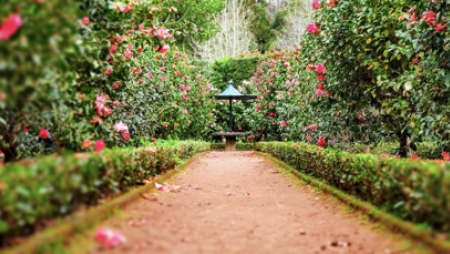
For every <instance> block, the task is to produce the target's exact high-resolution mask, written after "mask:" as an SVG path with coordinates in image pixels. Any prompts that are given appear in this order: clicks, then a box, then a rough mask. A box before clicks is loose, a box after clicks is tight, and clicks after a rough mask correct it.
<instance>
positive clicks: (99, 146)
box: [94, 139, 106, 152]
mask: <svg viewBox="0 0 450 254" xmlns="http://www.w3.org/2000/svg"><path fill="white" fill-rule="evenodd" d="M105 147H106V144H105V141H103V139H100V140H97V141H96V142H95V145H94V151H96V152H101V151H102V150H103V149H105Z"/></svg>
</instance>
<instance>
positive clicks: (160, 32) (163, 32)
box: [156, 27, 170, 39]
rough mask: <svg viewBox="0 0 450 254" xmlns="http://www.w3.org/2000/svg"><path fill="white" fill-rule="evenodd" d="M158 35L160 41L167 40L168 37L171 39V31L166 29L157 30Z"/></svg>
mask: <svg viewBox="0 0 450 254" xmlns="http://www.w3.org/2000/svg"><path fill="white" fill-rule="evenodd" d="M156 35H157V36H158V37H159V38H160V39H165V38H167V37H170V33H169V30H167V29H165V28H164V27H161V28H159V29H158V30H156Z"/></svg>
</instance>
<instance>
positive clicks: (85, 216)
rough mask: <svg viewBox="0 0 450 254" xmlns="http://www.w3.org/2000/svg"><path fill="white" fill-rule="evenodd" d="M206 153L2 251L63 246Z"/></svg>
mask: <svg viewBox="0 0 450 254" xmlns="http://www.w3.org/2000/svg"><path fill="white" fill-rule="evenodd" d="M207 152H208V151H206V152H202V153H198V154H196V155H194V156H192V157H191V158H189V159H188V160H186V161H185V162H184V163H183V164H179V165H176V166H175V168H173V169H170V170H167V171H166V172H165V173H164V174H163V175H156V176H155V177H154V178H153V179H152V180H151V181H150V182H149V183H147V184H146V185H144V186H141V187H138V188H135V189H133V190H130V191H128V192H125V193H123V194H121V195H120V196H117V197H115V198H113V199H111V200H109V201H107V202H105V203H103V204H100V205H97V206H94V207H92V208H90V209H88V210H87V211H86V212H83V213H82V214H79V215H72V216H69V217H67V218H63V219H61V220H60V221H58V222H57V224H56V225H55V226H52V227H49V228H47V229H45V230H44V231H42V232H39V233H36V235H34V236H31V237H30V238H29V239H27V240H25V242H24V243H22V244H19V245H17V246H13V247H10V248H9V249H4V250H0V253H2V254H12V253H14V254H22V253H37V252H39V251H40V250H41V251H42V248H46V247H48V248H50V249H51V246H52V245H55V246H57V245H58V244H63V243H64V242H65V241H66V239H67V236H69V235H72V234H76V233H79V232H81V231H84V230H87V229H89V228H91V227H93V226H94V225H95V224H97V223H98V222H100V221H102V220H105V219H106V218H108V217H110V216H112V215H114V213H115V212H116V211H117V209H120V208H124V207H126V206H127V205H129V204H130V203H132V202H135V201H136V200H138V199H139V197H140V194H142V193H145V192H148V191H151V190H153V189H155V183H156V182H160V181H166V180H169V179H171V178H173V177H174V176H176V175H177V174H179V173H181V172H183V171H184V170H185V169H186V168H187V167H188V166H189V165H190V164H191V163H192V162H193V161H194V160H195V159H196V158H198V157H201V156H203V155H204V154H206V153H207Z"/></svg>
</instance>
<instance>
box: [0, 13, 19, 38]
mask: <svg viewBox="0 0 450 254" xmlns="http://www.w3.org/2000/svg"><path fill="white" fill-rule="evenodd" d="M22 24H23V22H22V18H21V17H20V15H19V14H11V15H10V16H9V17H7V18H6V19H5V20H4V21H3V24H1V25H0V41H3V40H8V39H9V38H11V36H13V35H14V34H15V33H16V32H17V30H18V29H19V27H20V26H22Z"/></svg>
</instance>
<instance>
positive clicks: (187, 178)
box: [89, 152, 419, 254]
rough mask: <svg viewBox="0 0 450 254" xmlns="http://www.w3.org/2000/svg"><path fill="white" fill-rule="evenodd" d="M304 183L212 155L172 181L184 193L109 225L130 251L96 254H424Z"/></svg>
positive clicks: (259, 161)
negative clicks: (118, 233)
mask: <svg viewBox="0 0 450 254" xmlns="http://www.w3.org/2000/svg"><path fill="white" fill-rule="evenodd" d="M297 182H298V181H296V180H293V178H292V177H289V175H286V174H284V173H280V172H278V171H277V168H276V167H275V166H274V165H272V164H271V163H270V162H268V161H267V160H265V159H264V157H262V156H260V155H257V154H253V153H252V152H240V153H239V152H228V153H227V152H210V153H208V154H206V155H204V156H202V157H200V158H198V159H196V160H195V161H194V162H193V163H191V164H190V166H189V167H188V168H187V169H186V171H185V172H183V173H181V174H180V175H178V176H176V177H175V178H173V179H172V180H171V183H172V184H178V185H180V186H182V188H181V190H180V191H179V192H170V193H164V192H162V191H158V192H156V195H153V194H151V193H149V194H148V196H147V197H148V199H142V200H141V201H139V202H136V203H134V204H131V205H129V206H128V207H127V208H126V209H125V210H124V212H123V214H121V215H119V216H117V217H114V218H111V219H110V220H108V221H106V222H104V223H103V225H104V226H107V227H110V228H113V229H117V230H119V231H120V232H122V233H123V234H124V235H125V237H126V238H127V241H126V242H125V243H124V244H121V245H119V246H116V247H114V248H105V247H103V246H101V245H100V244H99V243H94V244H92V245H91V250H90V251H89V253H271V254H272V253H419V252H418V251H415V250H414V249H411V248H408V247H407V246H405V245H404V241H402V239H401V237H399V236H394V235H393V234H388V233H386V232H384V233H383V230H381V229H379V228H378V229H377V228H376V227H377V226H376V225H374V224H371V223H370V222H368V221H367V220H364V218H363V216H362V215H360V214H357V213H353V212H350V211H348V209H347V210H345V206H343V205H341V204H339V203H338V202H337V201H334V199H332V198H329V197H328V196H326V195H325V194H323V193H320V192H317V190H315V189H313V188H311V187H310V186H308V185H305V184H297ZM152 199H154V200H152ZM92 234H93V233H91V234H90V237H91V239H93V238H94V237H93V236H92ZM400 242H403V244H399V243H400ZM405 248H406V249H405Z"/></svg>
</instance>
